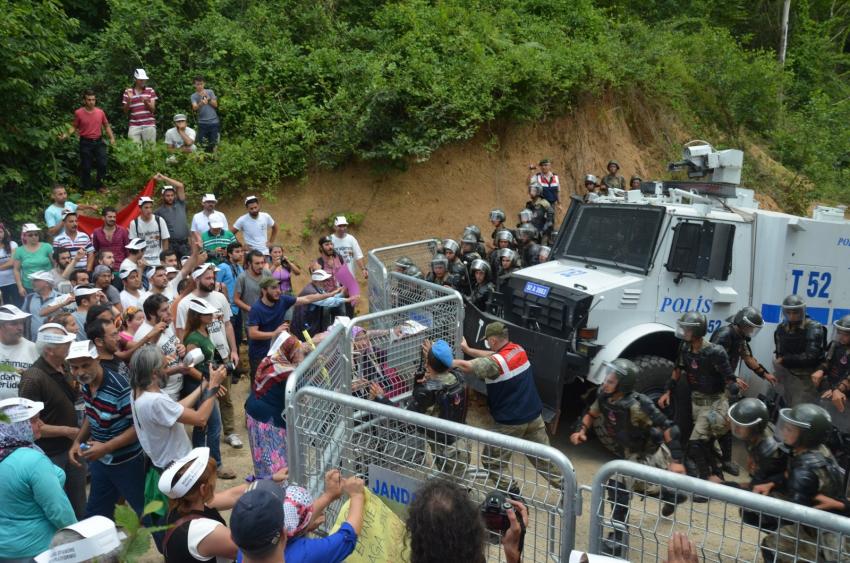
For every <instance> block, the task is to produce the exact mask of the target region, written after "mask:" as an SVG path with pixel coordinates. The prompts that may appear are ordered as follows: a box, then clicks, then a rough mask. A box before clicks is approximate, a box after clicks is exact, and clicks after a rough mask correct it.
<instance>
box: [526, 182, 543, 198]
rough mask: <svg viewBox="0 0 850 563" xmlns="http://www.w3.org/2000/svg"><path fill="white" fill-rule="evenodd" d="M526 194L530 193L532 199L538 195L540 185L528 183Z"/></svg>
mask: <svg viewBox="0 0 850 563" xmlns="http://www.w3.org/2000/svg"><path fill="white" fill-rule="evenodd" d="M528 195H530V196H531V197H532V199H533V198H535V197H538V196H539V195H540V186H538V185H537V184H529V186H528Z"/></svg>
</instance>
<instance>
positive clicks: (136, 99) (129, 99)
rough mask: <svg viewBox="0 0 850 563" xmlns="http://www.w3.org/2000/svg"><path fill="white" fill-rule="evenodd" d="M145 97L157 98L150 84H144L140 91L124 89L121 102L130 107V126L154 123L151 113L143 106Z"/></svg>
mask: <svg viewBox="0 0 850 563" xmlns="http://www.w3.org/2000/svg"><path fill="white" fill-rule="evenodd" d="M146 99H150V100H154V101H156V100H157V95H156V92H155V91H154V89H153V88H151V87H150V86H145V89H144V90H143V91H142V92H137V91H136V89H135V88H127V89H126V90H124V99H123V103H124V105H125V106H129V107H130V127H134V126H136V127H138V126H142V125H156V119H154V116H153V114H152V113H151V112H150V110H148V108H147V107H145V100H146Z"/></svg>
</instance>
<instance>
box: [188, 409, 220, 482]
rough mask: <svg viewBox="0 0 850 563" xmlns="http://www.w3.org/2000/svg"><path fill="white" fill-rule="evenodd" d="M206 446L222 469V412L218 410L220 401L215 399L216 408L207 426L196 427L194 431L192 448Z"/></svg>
mask: <svg viewBox="0 0 850 563" xmlns="http://www.w3.org/2000/svg"><path fill="white" fill-rule="evenodd" d="M204 446H207V447H208V448H209V449H210V455H211V456H212V458H213V459H214V460H215V464H216V466H217V467H221V411H219V410H218V399H215V406H214V407H213V411H212V414H210V417H209V419H207V425H206V426H205V427H204V428H199V427H197V426H195V428H193V429H192V447H194V448H202V447H204Z"/></svg>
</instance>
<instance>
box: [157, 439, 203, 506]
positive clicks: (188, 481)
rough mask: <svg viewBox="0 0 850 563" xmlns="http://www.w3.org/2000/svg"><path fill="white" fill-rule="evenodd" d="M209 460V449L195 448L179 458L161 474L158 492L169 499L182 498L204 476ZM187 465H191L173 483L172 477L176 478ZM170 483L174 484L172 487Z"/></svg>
mask: <svg viewBox="0 0 850 563" xmlns="http://www.w3.org/2000/svg"><path fill="white" fill-rule="evenodd" d="M209 460H210V449H209V448H195V449H194V450H192V451H191V452H189V453H188V454H186V455H185V456H183V457H181V458H180V459H178V460H177V461H175V462H174V463H172V464H171V465H169V466H168V468H167V469H166V470H165V471H163V472H162V476H161V477H160V478H159V490H160V492H161V493H162V494H164V495H165V496H167V497H168V498H170V499H178V498H182V497H183V496H184V495H185V494H186V493H188V492H189V491H190V490H191V489H192V487H194V486H195V483H197V482H198V479H200V478H201V475H203V474H204V471H205V470H206V468H207V462H209ZM187 464H191V465H189V468H188V469H187V470H186V471H185V472H184V473H183V475H181V476H180V479H178V480H177V482H176V483H174V477H176V476H177V472H178V471H180V470H181V469H183V468H184V467H185V466H186V465H187ZM172 483H174V485H173V486H172Z"/></svg>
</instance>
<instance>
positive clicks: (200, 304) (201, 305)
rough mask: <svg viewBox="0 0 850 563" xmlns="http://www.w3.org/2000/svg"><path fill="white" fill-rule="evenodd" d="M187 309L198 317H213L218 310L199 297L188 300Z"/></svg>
mask: <svg viewBox="0 0 850 563" xmlns="http://www.w3.org/2000/svg"><path fill="white" fill-rule="evenodd" d="M189 309H190V310H191V311H195V312H196V313H198V314H199V315H215V314H216V313H218V309H216V308H215V307H213V306H212V305H210V304H209V302H208V301H207V300H206V299H201V298H200V297H190V298H189Z"/></svg>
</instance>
